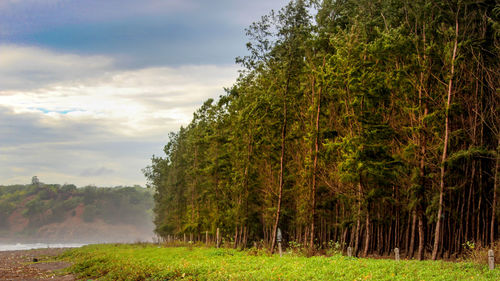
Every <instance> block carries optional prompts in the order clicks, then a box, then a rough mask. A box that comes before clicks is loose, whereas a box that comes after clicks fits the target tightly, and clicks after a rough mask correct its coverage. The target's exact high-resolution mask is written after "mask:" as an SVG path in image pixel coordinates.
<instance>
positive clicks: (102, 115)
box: [0, 46, 238, 185]
mask: <svg viewBox="0 0 500 281" xmlns="http://www.w3.org/2000/svg"><path fill="white" fill-rule="evenodd" d="M0 48H2V47H0ZM8 48H14V49H16V48H15V47H13V46H9V47H8ZM4 49H5V48H4ZM10 53H15V54H18V55H19V57H20V58H19V59H9V60H5V61H3V62H2V63H0V73H3V74H6V75H4V77H2V78H0V79H3V81H4V82H2V88H0V105H1V106H0V143H1V146H0V166H1V167H8V168H6V169H0V184H5V183H19V182H20V183H22V182H26V181H29V179H30V178H31V176H33V175H37V176H39V177H40V179H41V180H42V181H44V182H63V181H66V182H68V183H75V184H78V185H86V184H97V185H126V184H144V182H145V179H144V177H143V175H142V173H141V169H142V168H144V167H145V166H147V165H148V164H149V158H150V157H151V155H153V154H156V155H160V154H162V152H161V150H162V147H163V146H164V145H165V144H166V142H167V135H168V133H169V132H171V131H176V130H178V128H179V127H180V126H181V125H187V124H188V123H189V121H190V120H191V119H192V115H193V112H194V111H195V110H196V108H198V107H199V106H200V105H201V104H202V103H203V101H205V100H206V99H208V98H214V97H217V96H219V95H221V94H222V93H223V87H229V86H231V84H232V83H233V82H234V81H235V79H236V77H237V69H238V68H237V67H236V66H234V65H227V66H216V65H186V66H179V67H150V68H143V69H134V70H120V69H116V68H115V67H114V66H113V64H112V60H110V59H109V58H107V57H98V58H95V57H93V56H91V57H86V56H76V55H72V54H61V53H54V52H51V51H46V50H44V49H38V48H35V47H20V48H18V49H16V50H15V52H10ZM34 53H35V54H37V53H40V54H43V55H45V56H47V57H48V58H45V59H40V60H36V56H34V55H33V54H34ZM21 58H27V59H35V62H36V63H35V65H36V67H35V68H36V69H47V71H48V72H50V73H53V74H51V75H49V76H48V78H43V79H38V76H30V75H21V74H19V75H17V74H15V73H29V72H30V69H31V68H32V67H34V66H31V65H30V64H28V63H26V62H25V61H24V60H23V59H21ZM93 59H94V60H93ZM58 60H61V61H58ZM68 61H69V62H70V63H68ZM86 62H90V64H89V65H93V66H91V67H90V66H85V65H86ZM92 62H94V63H92ZM102 62H106V63H102ZM68 64H70V65H74V66H81V67H87V70H86V71H84V72H80V71H81V70H73V69H72V67H68ZM13 73H14V74H13ZM59 73H61V76H62V77H63V79H60V80H59V79H58V78H57V76H58V75H59ZM9 77H13V78H10V79H9ZM28 83H31V84H30V87H23V85H25V84H28ZM4 85H9V86H8V87H6V86H4ZM95 167H105V168H106V170H102V169H101V170H99V168H98V169H97V170H96V168H95ZM109 171H114V172H113V173H110V172H109Z"/></svg>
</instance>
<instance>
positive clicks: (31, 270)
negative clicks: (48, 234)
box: [0, 249, 75, 281]
mask: <svg viewBox="0 0 500 281" xmlns="http://www.w3.org/2000/svg"><path fill="white" fill-rule="evenodd" d="M66 250H68V249H36V250H27V251H5V252H0V280H16V281H17V280H19V281H20V280H23V281H34V280H59V281H63V280H64V281H72V280H75V278H74V276H72V275H62V274H61V273H60V272H59V271H60V270H61V269H64V268H66V267H68V266H70V265H71V264H69V263H67V262H59V261H56V262H54V261H52V260H51V258H52V257H54V256H57V255H59V254H61V253H63V252H64V251H66ZM34 258H36V259H37V260H38V261H37V262H33V259H34Z"/></svg>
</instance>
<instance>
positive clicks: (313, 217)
mask: <svg viewBox="0 0 500 281" xmlns="http://www.w3.org/2000/svg"><path fill="white" fill-rule="evenodd" d="M312 90H313V94H314V85H313V86H312ZM316 102H317V103H318V106H317V110H316V128H315V138H314V162H313V172H312V194H311V197H312V198H311V199H312V203H311V205H312V210H311V241H310V245H311V248H314V220H315V215H316V172H317V169H318V152H319V114H320V111H321V88H320V89H319V90H318V99H317V101H316Z"/></svg>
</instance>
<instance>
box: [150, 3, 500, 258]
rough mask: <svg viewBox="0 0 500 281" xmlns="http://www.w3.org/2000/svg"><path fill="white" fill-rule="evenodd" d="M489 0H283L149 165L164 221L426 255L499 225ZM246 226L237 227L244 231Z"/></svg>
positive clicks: (169, 230)
mask: <svg viewBox="0 0 500 281" xmlns="http://www.w3.org/2000/svg"><path fill="white" fill-rule="evenodd" d="M499 18H500V4H498V1H488V0H484V1H464V0H439V1H431V0H412V1H407V0H379V1H372V0H324V1H310V2H308V1H301V0H298V1H293V2H291V3H289V4H288V5H287V6H286V7H284V8H283V9H282V10H280V11H279V12H276V13H274V12H272V13H270V14H269V15H266V16H264V17H262V19H261V20H260V21H259V22H256V23H254V24H252V25H251V26H250V27H249V28H248V29H247V35H248V37H249V38H250V42H249V43H248V44H247V47H248V49H249V55H247V56H245V57H242V58H238V59H237V61H238V62H239V63H241V64H242V65H243V66H244V67H245V70H244V71H242V72H241V75H240V77H239V79H238V80H237V81H236V83H235V84H234V86H233V87H232V88H230V89H227V90H226V93H225V94H224V95H222V96H220V98H219V99H218V100H217V101H214V100H212V99H210V100H208V101H206V102H205V103H204V104H203V105H202V106H201V108H200V109H198V110H197V111H196V113H195V114H194V118H193V120H192V122H191V123H190V124H189V125H188V126H187V127H183V128H181V129H180V130H179V131H178V132H177V133H172V134H171V135H170V141H169V142H168V144H167V145H166V146H165V150H164V151H165V154H166V155H165V156H164V157H154V156H153V158H152V164H151V166H149V167H147V168H146V169H145V171H144V172H145V175H146V177H147V178H148V180H149V184H150V186H152V187H154V188H155V190H156V195H155V200H156V208H155V214H156V218H155V224H156V232H157V233H158V234H159V235H161V236H167V235H170V234H181V233H201V232H204V231H205V230H208V231H210V232H211V233H214V232H215V229H216V228H217V227H220V228H221V229H222V230H223V232H224V233H225V234H226V235H231V236H233V235H234V234H235V233H236V235H235V237H236V238H237V237H238V232H239V233H242V234H244V236H245V237H247V235H248V237H249V238H250V239H253V240H263V241H264V243H266V244H267V245H269V246H270V247H271V249H274V247H275V244H276V232H277V228H278V227H279V228H281V230H282V231H283V236H284V238H285V239H286V240H287V241H295V242H296V243H300V244H303V245H307V246H310V247H312V246H316V247H318V246H319V247H321V246H324V245H326V243H328V242H329V241H336V242H339V243H341V245H342V246H343V247H347V246H352V247H353V249H354V253H355V254H357V255H364V256H366V255H369V254H381V255H384V254H388V253H389V251H390V250H391V249H393V248H395V247H398V248H400V249H401V250H402V251H403V252H405V253H406V255H407V256H408V257H416V258H418V259H423V258H424V257H425V256H426V255H430V257H431V258H432V259H436V258H439V257H443V256H444V255H446V256H450V255H452V254H460V253H461V252H462V251H463V247H464V244H466V245H471V243H473V244H481V245H488V244H490V243H493V242H494V241H495V240H496V239H497V238H498V237H499V235H498V231H499V229H498V216H499V211H498V196H497V191H498V181H499V175H498V170H499V149H500V124H499V123H500V122H499V111H500V107H499V100H500V99H499V92H498V89H499V86H500V85H499V82H500V77H499V73H500V68H499V66H500V64H499V63H500V61H499V59H498V58H499V51H500V41H499V36H500V22H499ZM240 237H242V235H240Z"/></svg>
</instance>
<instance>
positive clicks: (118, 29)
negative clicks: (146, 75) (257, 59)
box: [0, 0, 288, 67]
mask: <svg viewBox="0 0 500 281" xmlns="http://www.w3.org/2000/svg"><path fill="white" fill-rule="evenodd" d="M287 2H288V1H287V0H278V1H267V0H255V1H245V0H218V1H205V0H144V1H137V0H106V1H102V0H86V1H55V2H47V3H43V1H35V0H30V1H18V3H17V4H15V5H14V4H10V5H5V7H4V9H3V11H2V10H1V9H0V11H1V14H2V17H0V40H1V41H3V42H9V43H11V44H20V43H21V44H26V45H37V46H45V47H48V48H51V49H57V50H60V51H69V52H73V53H79V54H106V55H108V56H113V57H115V58H116V59H117V60H118V61H119V62H120V64H121V65H123V66H125V67H147V66H160V65H165V64H169V65H183V64H219V63H233V62H234V58H235V57H237V56H241V55H244V54H245V52H246V49H245V43H246V42H247V38H246V37H245V32H244V28H246V27H247V26H249V25H250V24H251V23H252V22H254V21H257V20H259V19H260V17H261V16H262V15H265V14H267V13H269V11H270V10H271V9H279V8H281V7H282V6H284V5H285V4H286V3H287Z"/></svg>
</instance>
